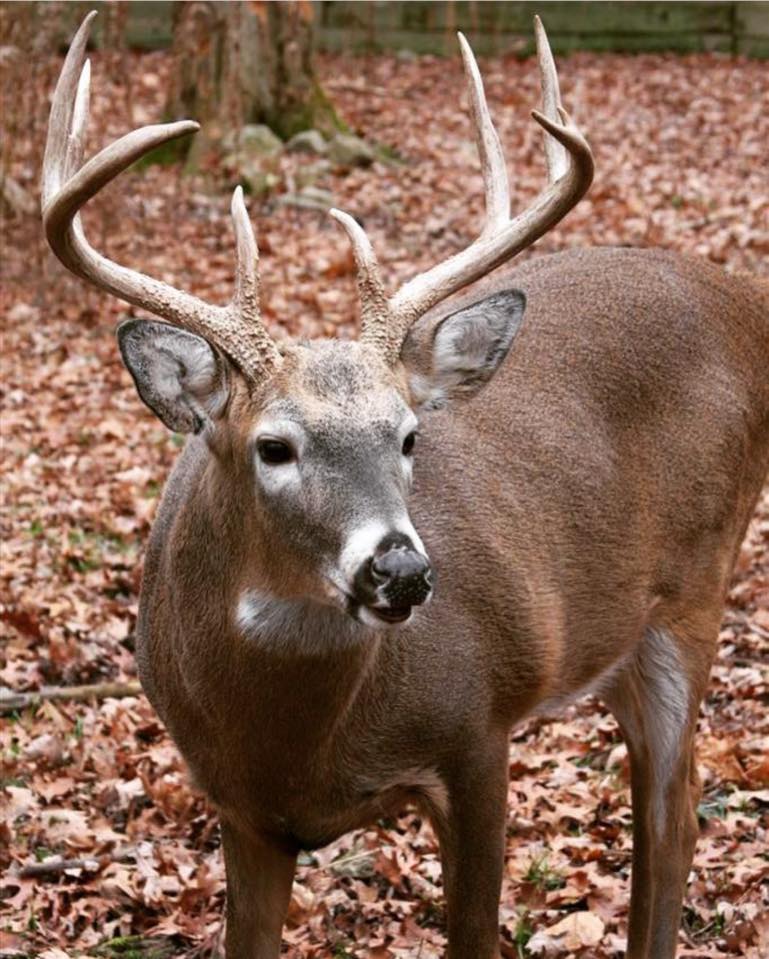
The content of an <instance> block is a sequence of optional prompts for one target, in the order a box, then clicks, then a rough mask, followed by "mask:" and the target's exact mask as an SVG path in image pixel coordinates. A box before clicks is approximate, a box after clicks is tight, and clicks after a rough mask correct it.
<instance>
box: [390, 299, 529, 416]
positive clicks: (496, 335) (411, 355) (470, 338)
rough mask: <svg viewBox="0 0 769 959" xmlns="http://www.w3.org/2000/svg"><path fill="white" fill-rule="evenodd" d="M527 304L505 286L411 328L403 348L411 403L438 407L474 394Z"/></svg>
mask: <svg viewBox="0 0 769 959" xmlns="http://www.w3.org/2000/svg"><path fill="white" fill-rule="evenodd" d="M525 309H526V297H525V296H524V294H523V293H522V292H521V291H520V290H503V291H501V292H499V293H493V294H492V295H491V296H488V297H486V299H484V300H479V301H478V302H477V303H472V304H471V305H470V306H466V307H464V308H463V309H461V310H458V311H457V312H456V313H451V314H449V316H446V317H444V318H443V319H442V320H440V321H439V322H438V323H436V324H435V325H434V326H431V327H428V329H427V330H425V329H424V328H423V324H421V323H417V324H415V326H413V327H412V328H411V330H410V331H409V333H408V336H407V337H406V341H405V342H404V344H403V349H402V350H401V360H402V362H403V364H404V366H405V367H406V369H407V371H408V374H409V384H410V387H411V395H412V399H413V403H414V406H415V407H420V408H422V409H440V407H442V406H446V404H447V403H449V402H450V401H451V400H453V399H456V398H460V397H470V396H474V395H475V394H476V393H477V392H478V391H479V390H480V389H481V388H482V387H483V386H484V385H485V384H486V383H488V381H489V380H490V379H491V378H492V376H493V375H494V374H495V373H496V371H497V370H498V369H499V366H500V364H501V363H502V360H504V358H505V357H506V356H507V353H508V351H509V349H510V345H511V343H512V342H513V338H514V337H515V334H516V333H517V332H518V329H519V328H520V325H521V321H522V320H523V313H524V310H525Z"/></svg>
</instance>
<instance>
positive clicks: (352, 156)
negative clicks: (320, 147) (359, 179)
mask: <svg viewBox="0 0 769 959" xmlns="http://www.w3.org/2000/svg"><path fill="white" fill-rule="evenodd" d="M328 147H329V156H330V157H331V159H332V160H333V161H334V163H338V164H339V165H340V166H370V165H371V164H372V163H373V162H374V158H375V153H374V151H373V149H372V148H371V147H370V146H369V145H368V143H366V141H365V140H361V138H360V137H356V136H355V135H354V134H353V133H335V134H334V136H333V137H332V139H331V142H330V143H329V145H328Z"/></svg>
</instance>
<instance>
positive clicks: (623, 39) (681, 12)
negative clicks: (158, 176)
mask: <svg viewBox="0 0 769 959" xmlns="http://www.w3.org/2000/svg"><path fill="white" fill-rule="evenodd" d="M313 5H314V7H315V12H316V21H317V25H318V41H319V47H320V48H321V49H327V50H349V51H353V52H366V51H378V50H411V51H414V52H416V53H436V54H445V53H449V54H454V53H455V52H456V38H455V32H456V30H463V31H465V32H466V33H467V34H468V36H469V37H470V38H471V40H472V43H473V47H474V49H475V50H476V51H477V52H478V53H482V54H483V53H502V52H508V51H515V52H518V53H519V54H520V55H521V56H526V55H528V54H529V53H530V52H531V51H532V49H533V45H532V17H533V16H534V14H535V13H538V14H539V15H540V16H541V17H542V19H543V20H544V22H545V25H546V27H547V31H548V35H549V37H550V41H551V43H552V45H553V48H554V49H555V50H556V52H560V53H566V52H569V51H572V50H617V51H629V52H635V51H644V50H672V51H677V52H680V53H685V52H694V51H702V50H717V51H721V52H724V53H741V54H746V55H748V56H758V57H769V2H729V3H721V2H718V0H713V2H645V3H636V2H611V0H604V2H591V0H588V2H545V0H540V2H508V0H498V2H493V0H485V2H484V0H453V2H452V0H445V2H440V0H434V2H426V0H404V2H398V0H395V2H388V0H368V2H362V0H357V2H355V0H314V4H313ZM99 6H101V4H100V3H98V2H97V3H93V2H89V3H83V2H73V3H68V4H66V13H67V15H68V17H69V18H71V19H72V22H73V23H74V22H76V21H77V20H78V19H80V17H81V15H82V13H83V11H85V10H86V9H90V8H93V7H99ZM171 8H172V3H170V2H167V0H160V2H146V0H129V3H128V24H127V40H128V43H129V44H130V45H131V46H136V47H140V48H145V49H146V48H152V47H164V46H167V45H169V44H170V41H171ZM97 37H98V33H97Z"/></svg>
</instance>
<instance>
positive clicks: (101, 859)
mask: <svg viewBox="0 0 769 959" xmlns="http://www.w3.org/2000/svg"><path fill="white" fill-rule="evenodd" d="M134 855H135V850H134V849H131V848H130V847H129V848H125V849H116V850H115V852H113V853H107V854H105V855H103V856H87V857H85V858H83V859H64V858H63V857H62V856H49V857H48V859H43V860H42V861H41V862H28V863H27V864H26V865H24V866H21V867H20V868H19V871H18V873H17V875H18V876H19V878H20V879H32V878H34V877H35V876H47V875H58V874H59V873H62V872H67V870H68V869H86V870H88V871H89V872H96V871H98V870H99V869H103V868H104V867H105V866H108V865H109V864H110V863H112V862H125V861H126V859H133V857H134Z"/></svg>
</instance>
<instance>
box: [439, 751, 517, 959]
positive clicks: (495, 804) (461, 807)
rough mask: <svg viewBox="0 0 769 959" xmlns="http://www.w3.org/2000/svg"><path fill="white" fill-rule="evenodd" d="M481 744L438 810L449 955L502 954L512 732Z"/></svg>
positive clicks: (470, 958)
mask: <svg viewBox="0 0 769 959" xmlns="http://www.w3.org/2000/svg"><path fill="white" fill-rule="evenodd" d="M499 739H500V742H498V743H497V744H496V747H495V748H494V749H493V751H491V750H489V747H488V743H484V745H483V746H482V747H479V750H478V751H479V753H480V752H481V750H482V749H484V750H485V755H483V756H473V759H472V761H471V762H468V763H467V765H466V766H465V768H463V769H462V770H461V772H460V774H459V775H458V776H456V777H455V778H450V779H449V782H448V794H447V803H446V805H445V807H444V808H443V809H442V810H440V811H437V812H436V811H434V813H433V823H434V826H435V829H436V832H437V833H438V839H439V841H440V847H441V861H442V864H443V885H444V889H445V892H446V907H447V911H448V939H449V948H448V957H447V959H499V956H500V951H499V897H500V891H501V887H502V871H503V868H504V853H505V823H506V818H507V768H508V765H507V734H506V733H505V735H504V736H500V737H499Z"/></svg>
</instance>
